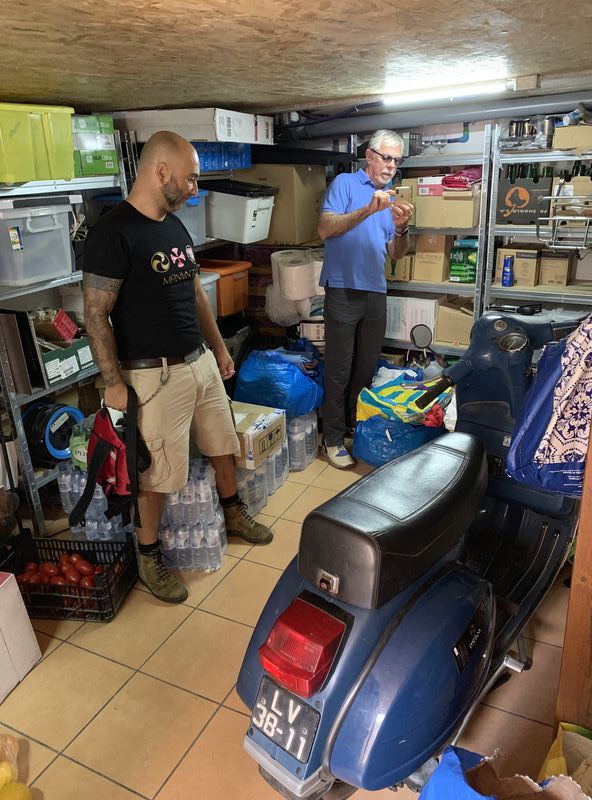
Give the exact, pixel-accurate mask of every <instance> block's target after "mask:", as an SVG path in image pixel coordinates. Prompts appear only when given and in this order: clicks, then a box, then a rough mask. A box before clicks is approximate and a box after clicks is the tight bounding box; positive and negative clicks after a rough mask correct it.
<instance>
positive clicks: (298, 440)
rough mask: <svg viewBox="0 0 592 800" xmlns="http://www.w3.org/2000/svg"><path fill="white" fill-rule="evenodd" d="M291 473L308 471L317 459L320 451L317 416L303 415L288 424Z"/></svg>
mask: <svg viewBox="0 0 592 800" xmlns="http://www.w3.org/2000/svg"><path fill="white" fill-rule="evenodd" d="M288 449H289V455H290V472H299V471H300V470H302V469H306V467H308V465H309V464H312V462H313V461H314V460H315V458H316V457H317V453H318V449H319V439H318V427H317V414H316V411H311V412H310V414H303V415H302V416H301V417H294V418H293V419H291V420H290V422H288Z"/></svg>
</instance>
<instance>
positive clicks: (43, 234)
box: [0, 205, 72, 286]
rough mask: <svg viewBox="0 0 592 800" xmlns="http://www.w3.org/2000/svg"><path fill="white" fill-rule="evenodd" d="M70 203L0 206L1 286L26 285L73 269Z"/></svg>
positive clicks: (62, 274)
mask: <svg viewBox="0 0 592 800" xmlns="http://www.w3.org/2000/svg"><path fill="white" fill-rule="evenodd" d="M71 210H72V207H71V206H70V205H60V206H37V207H32V208H6V209H0V285H2V286H25V285H28V284H30V283H37V282H38V281H46V280H50V279H51V278H61V277H62V276H65V275H69V274H70V273H71V272H72V246H71V244H70V223H69V215H70V212H71Z"/></svg>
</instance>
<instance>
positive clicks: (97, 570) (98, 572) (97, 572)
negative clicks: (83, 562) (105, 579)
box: [95, 564, 105, 575]
mask: <svg viewBox="0 0 592 800" xmlns="http://www.w3.org/2000/svg"><path fill="white" fill-rule="evenodd" d="M103 572H105V567H101V565H100V564H99V566H98V567H95V575H102V574H103Z"/></svg>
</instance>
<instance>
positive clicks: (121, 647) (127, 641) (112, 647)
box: [69, 589, 191, 669]
mask: <svg viewBox="0 0 592 800" xmlns="http://www.w3.org/2000/svg"><path fill="white" fill-rule="evenodd" d="M189 614H191V608H190V607H189V606H186V605H171V604H170V603H163V602H162V601H161V600H157V599H156V598H155V597H153V596H152V595H151V594H148V593H147V592H139V591H136V590H135V589H132V591H131V592H130V593H129V595H128V596H127V597H126V599H125V601H124V603H123V605H122V606H121V608H120V609H119V612H118V613H117V616H116V617H115V619H114V620H113V621H112V622H110V623H109V624H107V625H97V624H95V623H93V622H87V623H86V624H85V625H83V627H82V628H80V629H79V630H77V631H76V633H75V634H73V635H72V636H71V637H70V639H69V641H70V643H71V644H76V645H80V647H85V648H86V649H87V650H92V651H93V653H98V655H101V656H106V657H107V658H112V659H113V660H114V661H118V662H119V663H120V664H125V665H126V666H128V667H132V668H134V669H137V668H138V667H139V666H141V665H142V664H143V663H144V661H146V659H147V658H149V657H150V656H151V655H152V653H153V652H154V651H155V650H156V649H157V648H158V647H159V646H160V645H161V644H162V643H163V642H164V640H165V639H166V638H167V636H170V634H171V633H172V632H173V631H174V630H175V628H176V627H177V626H178V625H180V624H181V623H182V622H183V620H184V619H186V618H187V617H188V616H189Z"/></svg>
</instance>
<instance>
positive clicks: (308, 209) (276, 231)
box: [240, 164, 327, 245]
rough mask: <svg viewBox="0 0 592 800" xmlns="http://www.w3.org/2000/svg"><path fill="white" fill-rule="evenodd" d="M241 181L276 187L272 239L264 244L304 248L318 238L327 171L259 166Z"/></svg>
mask: <svg viewBox="0 0 592 800" xmlns="http://www.w3.org/2000/svg"><path fill="white" fill-rule="evenodd" d="M240 178H241V181H246V182H247V183H258V184H261V185H262V186H276V187H277V188H278V189H279V192H278V194H277V195H276V196H275V202H274V206H273V211H272V214H271V224H270V226H269V235H268V236H267V239H264V240H263V241H262V242H261V244H290V245H294V244H303V243H304V242H310V241H311V240H313V239H316V238H317V225H318V224H319V213H320V210H321V203H322V201H323V197H324V195H325V190H326V188H327V181H326V178H325V168H324V167H321V166H318V165H315V166H307V165H305V164H303V165H295V164H294V165H292V164H257V165H256V166H254V167H252V168H251V169H247V170H244V171H242V172H241V175H240Z"/></svg>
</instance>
